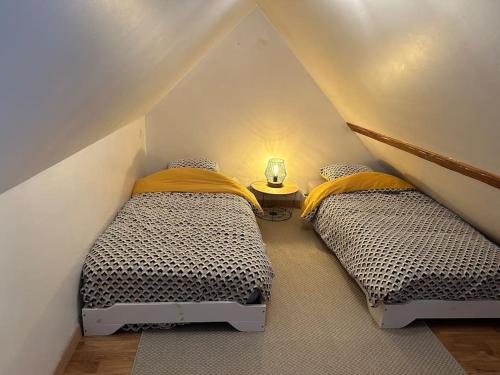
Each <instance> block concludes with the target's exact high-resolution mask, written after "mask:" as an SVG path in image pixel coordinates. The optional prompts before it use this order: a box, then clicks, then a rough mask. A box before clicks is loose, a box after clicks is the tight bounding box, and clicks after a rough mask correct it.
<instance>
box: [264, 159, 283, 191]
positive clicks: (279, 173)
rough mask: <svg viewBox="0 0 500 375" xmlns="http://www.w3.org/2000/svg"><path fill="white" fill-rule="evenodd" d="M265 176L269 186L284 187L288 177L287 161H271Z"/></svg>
mask: <svg viewBox="0 0 500 375" xmlns="http://www.w3.org/2000/svg"><path fill="white" fill-rule="evenodd" d="M265 175H266V179H267V185H268V186H270V187H275V188H279V187H282V186H283V181H284V180H285V177H286V169H285V161H284V160H283V159H278V158H272V159H269V161H268V163H267V168H266V172H265Z"/></svg>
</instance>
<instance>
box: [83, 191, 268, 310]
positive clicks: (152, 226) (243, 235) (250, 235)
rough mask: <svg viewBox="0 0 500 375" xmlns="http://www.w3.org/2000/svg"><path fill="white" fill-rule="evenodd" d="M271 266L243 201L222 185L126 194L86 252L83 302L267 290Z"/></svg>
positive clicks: (248, 294)
mask: <svg viewBox="0 0 500 375" xmlns="http://www.w3.org/2000/svg"><path fill="white" fill-rule="evenodd" d="M272 278H273V271H272V268H271V264H270V262H269V259H268V257H267V254H266V250H265V247H264V243H263V242H262V237H261V234H260V231H259V228H258V226H257V222H256V220H255V215H254V214H253V212H252V208H251V207H250V204H249V203H248V202H247V201H246V200H245V199H244V198H242V197H239V196H236V195H233V194H222V193H164V192H163V193H143V194H140V195H137V196H135V197H133V198H131V199H130V200H129V201H128V202H127V203H126V204H125V205H124V207H123V208H122V209H121V211H120V212H119V213H118V215H117V216H116V218H115V219H114V221H113V222H112V223H111V225H110V226H109V227H108V228H107V230H106V231H105V232H104V233H103V234H102V235H100V236H99V238H98V239H97V241H96V243H95V245H94V246H93V248H92V249H91V251H90V253H89V254H88V256H87V258H86V260H85V263H84V266H83V273H82V286H81V295H82V298H83V303H84V307H88V308H97V307H109V306H111V305H113V304H115V303H118V302H121V303H125V302H187V301H193V302H200V301H236V302H240V303H248V302H252V301H253V300H256V299H258V297H259V296H262V297H263V298H264V299H267V298H269V296H270V292H271V280H272Z"/></svg>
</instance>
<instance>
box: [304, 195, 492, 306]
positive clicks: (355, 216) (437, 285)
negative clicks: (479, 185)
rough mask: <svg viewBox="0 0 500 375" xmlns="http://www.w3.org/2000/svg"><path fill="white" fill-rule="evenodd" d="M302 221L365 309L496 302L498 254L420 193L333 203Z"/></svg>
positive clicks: (331, 198) (329, 201) (332, 200)
mask: <svg viewBox="0 0 500 375" xmlns="http://www.w3.org/2000/svg"><path fill="white" fill-rule="evenodd" d="M308 219H309V220H312V221H313V225H314V228H315V230H316V232H317V233H318V234H319V235H320V236H321V238H322V239H323V241H324V242H325V243H326V244H327V246H328V247H329V248H330V249H331V250H332V251H333V252H334V253H335V254H336V256H337V258H338V259H339V260H340V262H341V263H342V264H343V266H344V267H345V269H346V270H347V271H348V272H349V274H350V275H351V276H352V277H353V278H354V279H355V280H356V281H357V283H358V284H359V285H360V286H361V288H362V289H363V291H364V292H365V294H366V296H367V300H368V302H369V304H370V305H371V306H377V305H378V304H379V303H380V302H384V303H387V304H393V303H404V302H408V301H412V300H456V301H465V300H479V299H493V300H499V299H500V248H499V247H498V246H497V245H496V244H494V243H493V242H491V241H489V240H488V239H487V238H486V237H484V236H483V235H482V234H481V233H479V232H478V231H477V230H476V229H474V228H473V227H472V226H470V225H469V224H468V223H466V222H465V221H463V220H462V219H461V218H460V217H459V216H457V215H456V214H455V213H453V212H452V211H450V210H449V209H447V208H445V207H443V206H442V205H440V204H439V203H437V202H436V201H434V200H433V199H431V198H430V197H428V196H426V195H424V194H422V193H421V192H418V191H415V190H391V189H387V190H385V191H374V190H371V191H361V192H351V193H343V194H339V195H332V196H329V197H328V198H326V199H325V200H324V201H323V202H322V203H321V205H320V206H319V208H317V209H316V211H314V212H312V213H311V214H310V215H309V217H308Z"/></svg>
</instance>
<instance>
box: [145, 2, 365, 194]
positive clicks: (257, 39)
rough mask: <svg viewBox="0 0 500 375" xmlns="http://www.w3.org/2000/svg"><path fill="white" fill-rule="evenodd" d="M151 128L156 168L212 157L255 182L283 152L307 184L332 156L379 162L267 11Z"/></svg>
mask: <svg viewBox="0 0 500 375" xmlns="http://www.w3.org/2000/svg"><path fill="white" fill-rule="evenodd" d="M146 129H147V132H146V139H147V141H146V142H147V150H148V160H147V169H148V171H149V172H153V171H155V170H158V169H161V168H164V167H165V165H166V163H167V162H168V161H169V160H172V159H174V158H178V157H186V156H191V157H196V156H207V157H210V158H213V159H215V160H217V161H218V162H219V163H220V165H221V167H222V170H223V171H224V172H225V173H227V174H229V175H232V176H236V177H238V178H239V179H240V180H241V181H242V182H243V183H247V184H248V183H250V182H252V181H254V180H256V179H263V178H264V169H265V167H266V164H267V160H268V158H269V157H273V156H275V157H282V158H284V159H285V160H286V166H287V170H288V173H289V179H291V180H295V181H297V182H298V183H299V184H300V186H301V187H302V188H305V187H306V186H307V180H308V179H311V178H313V179H317V177H318V174H319V168H320V167H321V166H322V165H324V164H325V163H329V162H331V161H334V160H337V161H341V160H348V161H353V162H362V163H368V164H373V163H374V160H373V158H372V157H371V156H370V155H369V153H368V152H367V151H366V149H365V148H364V147H363V146H362V144H361V142H360V141H359V139H358V138H357V137H356V136H355V135H354V134H353V133H352V132H351V131H350V130H349V129H348V128H347V127H346V126H345V124H344V122H343V120H342V118H341V117H340V116H339V114H338V113H337V111H336V110H335V108H334V107H333V106H332V105H331V104H330V102H329V101H328V99H327V98H326V97H325V96H324V94H323V93H322V92H321V90H320V89H319V88H318V87H317V86H316V84H315V83H314V81H313V80H312V79H311V78H310V77H309V75H308V74H307V72H306V71H305V70H304V68H303V67H302V65H301V64H300V63H299V61H298V60H297V59H296V58H295V56H294V55H293V54H292V53H291V52H290V50H289V49H288V48H287V47H286V44H285V43H284V41H283V40H282V38H281V37H280V35H279V34H278V33H277V32H276V30H275V29H274V28H273V27H272V26H271V25H270V24H269V22H268V21H267V20H266V19H265V17H264V16H263V15H262V13H261V12H260V11H259V10H256V11H254V12H253V13H251V14H250V15H248V16H247V17H246V18H245V19H244V20H243V21H241V23H240V24H239V25H238V26H237V27H236V29H234V30H233V31H232V32H231V33H230V34H229V35H227V36H226V37H225V38H224V39H223V40H222V41H221V42H219V43H218V44H217V45H216V46H215V47H214V48H213V49H212V50H210V51H209V53H208V55H207V56H206V57H205V58H204V59H203V60H201V62H200V63H199V64H198V65H197V66H196V67H195V68H194V69H193V70H192V71H191V72H190V73H189V74H188V75H187V76H186V77H185V78H184V79H183V80H182V81H181V82H179V83H178V84H177V86H176V87H175V88H174V89H173V90H172V91H170V93H169V94H168V95H167V96H166V97H164V98H163V99H162V100H161V101H160V102H159V103H158V104H157V105H156V106H155V107H154V108H153V109H152V111H151V112H149V113H148V114H147V116H146Z"/></svg>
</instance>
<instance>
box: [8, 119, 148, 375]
mask: <svg viewBox="0 0 500 375" xmlns="http://www.w3.org/2000/svg"><path fill="white" fill-rule="evenodd" d="M144 124H145V119H144V117H142V118H140V119H138V120H136V121H134V122H133V123H131V124H129V125H127V126H125V127H123V128H121V129H120V130H118V131H116V132H114V133H112V134H110V135H108V136H107V137H105V138H103V139H101V140H100V141H98V142H97V143H94V144H92V145H90V146H89V147H87V148H85V149H83V150H81V151H80V152H78V153H76V154H74V155H72V156H71V157H69V158H67V159H65V160H63V161H61V162H59V163H58V164H56V165H54V166H52V167H51V168H49V169H46V170H45V171H43V172H41V173H40V174H38V175H36V176H34V177H32V178H30V179H29V180H27V181H25V182H23V183H22V184H20V185H17V186H16V187H14V188H12V189H10V190H8V191H6V192H4V193H3V194H1V195H0V246H1V251H0V275H1V282H0V332H1V335H0V348H1V350H0V374H5V375H17V374H23V375H25V374H41V375H42V374H51V373H52V371H53V370H54V369H55V367H56V365H57V363H58V361H59V359H60V356H61V355H62V353H63V351H64V349H65V348H66V345H67V344H68V340H69V339H70V336H71V335H72V334H73V332H74V331H75V328H76V327H77V324H78V318H79V314H80V312H79V306H78V299H79V293H78V285H79V278H80V273H81V267H82V262H83V259H84V257H85V255H86V254H87V252H88V250H89V249H90V247H91V245H92V244H93V242H94V241H95V239H96V237H97V236H98V234H99V233H100V232H102V231H103V229H104V228H105V227H106V225H107V224H108V223H109V222H110V221H111V219H112V218H113V217H114V215H115V213H116V212H117V210H118V209H119V208H120V207H121V206H122V204H123V203H124V202H125V201H126V200H127V199H128V198H129V197H130V192H131V188H132V185H133V183H134V181H135V180H136V179H137V177H139V176H141V174H142V172H143V162H144V155H145V152H144Z"/></svg>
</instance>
